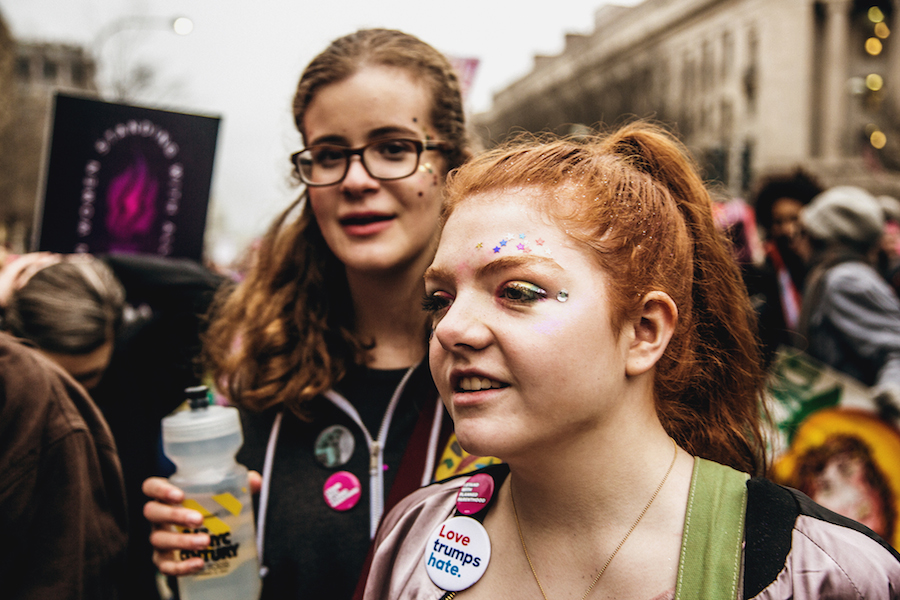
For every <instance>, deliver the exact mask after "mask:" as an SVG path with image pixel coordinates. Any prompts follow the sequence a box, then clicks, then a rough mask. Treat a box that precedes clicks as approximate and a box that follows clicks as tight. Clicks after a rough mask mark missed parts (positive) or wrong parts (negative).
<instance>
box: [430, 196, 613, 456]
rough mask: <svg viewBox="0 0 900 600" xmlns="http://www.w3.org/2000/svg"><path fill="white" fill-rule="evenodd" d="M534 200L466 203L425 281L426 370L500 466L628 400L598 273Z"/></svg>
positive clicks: (598, 421) (464, 429)
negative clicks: (428, 321) (430, 322)
mask: <svg viewBox="0 0 900 600" xmlns="http://www.w3.org/2000/svg"><path fill="white" fill-rule="evenodd" d="M543 193H544V192H542V191H540V190H536V189H530V188H527V189H520V190H505V191H501V192H492V193H488V194H483V195H476V196H472V197H470V198H467V199H465V200H464V201H463V202H462V203H461V204H460V205H459V206H458V207H457V208H456V209H455V211H454V212H453V214H452V215H451V217H450V218H449V220H448V222H447V224H446V226H445V227H444V231H443V234H442V236H441V241H440V245H439V247H438V251H437V255H436V256H435V259H434V263H433V264H432V266H431V268H429V270H428V271H427V272H426V275H425V286H426V295H427V300H426V305H427V306H428V308H430V309H431V310H432V311H434V320H435V329H434V335H433V336H432V339H431V342H430V353H429V359H430V363H431V371H432V374H433V376H434V380H435V382H436V384H437V387H438V390H439V391H440V393H441V396H442V397H443V398H444V401H445V403H446V405H447V408H448V410H449V411H450V414H451V416H452V417H453V421H454V425H455V429H456V433H457V436H458V437H459V439H460V442H461V443H462V445H463V447H464V448H466V450H468V451H470V452H473V453H476V454H480V455H490V456H498V457H500V458H503V459H505V460H511V459H513V458H516V457H523V456H526V454H527V453H528V452H531V451H538V452H540V451H542V449H545V448H548V447H550V446H552V445H555V444H561V443H575V442H577V440H578V439H579V437H580V436H582V435H585V434H590V433H591V432H594V431H596V430H597V429H598V428H601V427H603V426H604V425H609V424H610V423H612V422H613V421H614V419H615V418H616V415H617V414H618V413H620V412H621V411H622V410H625V409H624V406H625V405H626V404H627V403H624V402H622V401H621V398H622V397H623V395H624V394H623V390H624V384H625V379H626V374H625V358H626V353H627V348H628V342H629V337H628V336H627V335H621V336H620V335H616V334H617V332H615V331H613V329H612V325H611V312H610V309H611V307H610V305H609V296H608V283H607V282H608V279H607V275H606V274H605V273H604V272H603V271H601V270H600V268H599V267H598V266H596V263H595V260H594V258H593V256H592V255H591V252H590V251H589V250H588V249H587V248H585V247H584V246H582V245H581V244H580V243H578V242H576V241H575V240H573V239H572V238H570V237H569V236H568V235H566V234H565V232H564V231H562V230H561V229H560V228H559V227H558V226H556V225H555V224H553V223H551V222H549V220H548V219H547V218H545V217H544V216H543V214H542V213H541V212H539V211H538V210H536V209H535V208H534V206H535V205H536V204H535V199H536V198H538V197H539V194H543ZM523 235H524V237H522V236H523ZM561 290H564V291H565V292H567V293H568V296H567V297H566V296H560V297H562V298H564V299H565V301H564V302H560V301H559V300H558V299H557V297H558V296H559V292H560V291H561Z"/></svg>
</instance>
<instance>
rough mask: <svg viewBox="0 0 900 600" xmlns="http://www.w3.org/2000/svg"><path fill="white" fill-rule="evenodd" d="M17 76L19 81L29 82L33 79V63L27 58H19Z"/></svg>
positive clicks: (17, 59)
mask: <svg viewBox="0 0 900 600" xmlns="http://www.w3.org/2000/svg"><path fill="white" fill-rule="evenodd" d="M16 76H17V77H18V78H19V81H28V80H29V79H31V61H30V60H28V57H27V56H19V57H17V58H16Z"/></svg>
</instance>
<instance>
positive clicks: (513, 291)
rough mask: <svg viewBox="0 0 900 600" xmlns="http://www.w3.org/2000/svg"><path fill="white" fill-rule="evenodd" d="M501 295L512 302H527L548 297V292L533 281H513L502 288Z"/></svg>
mask: <svg viewBox="0 0 900 600" xmlns="http://www.w3.org/2000/svg"><path fill="white" fill-rule="evenodd" d="M500 297H501V298H503V299H504V300H509V301H510V302H516V303H522V304H527V303H530V302H537V301H538V300H544V299H546V298H547V292H546V291H545V290H544V289H542V288H541V287H539V286H536V285H534V284H533V283H526V282H524V281H511V282H509V283H507V284H506V285H504V286H503V287H502V288H501V289H500Z"/></svg>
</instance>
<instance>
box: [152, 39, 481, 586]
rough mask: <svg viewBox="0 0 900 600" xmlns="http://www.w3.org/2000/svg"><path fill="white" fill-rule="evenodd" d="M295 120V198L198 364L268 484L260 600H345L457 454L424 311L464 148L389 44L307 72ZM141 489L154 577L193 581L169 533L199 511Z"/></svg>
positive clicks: (425, 79)
mask: <svg viewBox="0 0 900 600" xmlns="http://www.w3.org/2000/svg"><path fill="white" fill-rule="evenodd" d="M294 117H295V121H296V125H297V128H298V129H299V131H300V133H301V134H302V137H303V141H304V143H305V145H306V148H305V149H303V150H301V151H300V152H298V153H296V154H295V155H294V156H293V157H292V159H293V162H294V166H295V169H296V173H297V175H298V177H299V179H300V180H301V181H302V182H303V183H304V184H305V191H304V193H303V194H302V196H301V197H300V198H299V199H298V200H297V201H296V202H295V203H294V204H293V205H292V206H290V207H289V208H288V209H287V210H286V211H284V213H283V214H282V215H281V216H280V217H279V218H278V219H277V220H276V221H275V223H274V224H273V225H272V227H271V229H270V230H269V232H268V234H267V235H266V237H265V239H264V240H263V243H262V246H261V248H260V249H259V255H258V257H257V258H256V262H255V265H254V267H253V269H252V270H251V272H250V273H249V275H248V277H247V278H246V280H245V281H243V282H242V283H241V284H240V285H238V286H237V288H236V289H235V290H234V291H233V292H231V293H230V294H229V295H228V296H227V298H225V299H224V300H223V301H222V302H221V303H220V305H219V306H218V310H217V311H216V312H215V313H214V314H215V318H214V320H213V322H212V324H211V326H210V329H209V332H208V334H207V336H206V340H205V342H206V343H205V353H206V357H207V358H208V364H209V366H210V369H211V372H212V374H213V376H214V381H215V382H216V383H217V385H219V386H220V387H221V389H222V391H223V392H224V393H225V395H226V396H227V397H228V398H229V399H230V400H231V401H232V402H234V403H235V404H237V405H238V406H239V407H240V408H241V409H242V413H243V425H244V436H245V442H244V447H243V449H242V451H241V453H240V454H239V456H238V460H239V461H240V462H242V463H243V464H245V465H247V466H248V467H249V468H251V469H256V470H258V471H259V472H261V473H262V491H261V493H260V495H259V505H258V507H257V520H258V524H257V538H258V540H257V541H258V544H257V545H258V547H259V551H260V557H261V565H262V573H263V574H264V579H263V592H262V596H263V598H276V597H277V598H301V597H303V598H349V597H350V596H351V594H352V592H353V590H354V587H355V586H356V583H357V579H358V576H359V573H360V571H361V569H362V565H363V562H364V559H365V554H366V550H367V548H368V546H369V541H370V538H371V536H372V535H374V532H375V529H376V527H377V525H378V522H379V519H380V517H381V515H382V513H383V512H384V510H385V508H389V507H390V506H391V505H393V504H394V503H395V502H397V501H398V500H399V499H401V498H402V497H403V496H405V495H406V494H408V493H409V492H411V491H413V490H415V489H416V488H418V487H419V486H421V485H423V484H425V483H428V482H430V481H431V480H432V478H433V477H434V467H435V465H436V464H437V463H438V461H439V460H440V459H442V458H443V453H444V450H445V447H453V448H458V446H455V444H452V441H451V442H450V443H449V444H448V439H449V434H450V428H451V424H450V421H449V419H448V418H447V417H446V416H445V415H444V414H443V407H442V405H441V403H440V399H439V398H438V395H437V392H436V390H435V389H434V384H433V382H432V379H431V375H430V374H429V372H428V365H427V361H424V358H425V353H426V347H427V340H428V331H429V329H428V325H427V316H426V314H425V313H424V312H423V310H422V306H421V302H422V297H423V295H424V290H425V288H424V284H423V279H422V276H423V273H424V271H425V268H426V267H427V266H428V265H429V264H430V263H431V260H432V258H433V257H434V252H435V248H436V247H437V237H438V231H439V215H440V210H441V195H442V191H443V187H444V179H445V176H446V174H447V173H448V171H449V170H450V169H453V168H455V167H457V166H459V165H461V164H462V163H463V162H464V161H465V159H466V158H467V157H468V156H469V148H468V143H467V140H466V131H465V126H464V122H463V106H462V100H461V96H460V86H459V82H458V80H457V77H456V75H455V74H454V72H453V70H452V68H451V66H450V64H449V63H448V61H447V60H446V58H445V57H444V56H442V55H441V54H440V53H439V52H437V51H436V50H435V49H433V48H432V47H430V46H428V45H427V44H425V43H423V42H422V41H420V40H418V39H417V38H415V37H413V36H410V35H407V34H404V33H401V32H398V31H390V30H379V29H373V30H363V31H359V32H356V33H353V34H350V35H348V36H345V37H342V38H339V39H337V40H335V41H334V42H332V44H331V45H330V46H329V47H328V48H327V49H326V50H325V51H324V52H322V53H321V54H320V55H319V56H317V57H316V58H315V59H313V61H312V62H311V63H310V64H309V66H308V67H307V68H306V70H305V71H304V73H303V75H302V77H301V79H300V83H299V85H298V88H297V93H296V96H295V98H294ZM458 454H459V451H457V452H456V453H453V452H452V451H451V456H450V457H449V458H447V461H448V462H447V464H451V463H453V461H454V460H455V459H459V456H458ZM454 457H455V458H454ZM463 462H465V463H466V464H471V465H472V466H475V465H476V464H477V463H478V462H479V461H475V460H473V459H472V457H466V460H465V461H463ZM481 462H484V461H481ZM441 463H443V461H442V460H441ZM445 466H446V465H445ZM144 489H145V492H146V493H147V495H148V496H150V497H151V498H153V499H154V500H153V501H151V502H149V503H148V504H147V505H146V507H145V510H144V513H145V515H146V517H147V518H148V519H149V520H150V521H151V522H153V523H154V524H156V526H157V527H156V531H155V532H154V533H153V534H152V536H151V540H152V543H153V545H154V547H155V548H156V553H155V557H154V560H155V562H156V564H157V566H158V568H159V570H160V572H162V573H164V574H166V575H183V574H188V573H194V572H197V571H198V570H199V569H201V568H202V567H203V560H202V559H200V558H190V559H186V560H179V558H178V557H179V555H180V551H181V550H196V549H202V548H205V547H207V545H208V544H209V543H210V540H209V536H207V535H206V534H183V533H176V532H175V530H174V529H173V527H172V526H181V527H197V526H198V524H199V523H201V521H202V519H201V515H200V514H199V513H197V512H195V511H191V510H188V509H185V508H182V507H180V506H179V505H178V503H179V502H180V501H181V500H182V498H183V494H182V493H181V491H180V490H178V489H177V488H174V487H173V486H172V485H170V484H169V483H168V482H167V481H166V480H164V479H150V480H148V481H147V482H145V486H144Z"/></svg>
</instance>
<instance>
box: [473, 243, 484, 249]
mask: <svg viewBox="0 0 900 600" xmlns="http://www.w3.org/2000/svg"><path fill="white" fill-rule="evenodd" d="M475 247H476V248H478V249H479V250H481V249H482V248H484V244H482V243H481V242H478V243H477V244H475Z"/></svg>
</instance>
